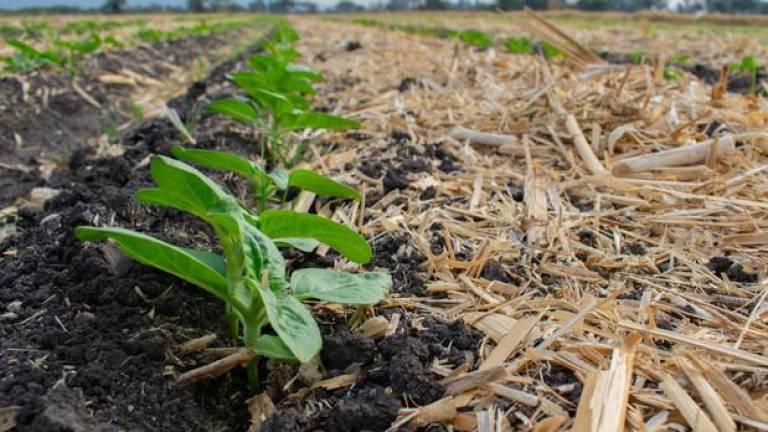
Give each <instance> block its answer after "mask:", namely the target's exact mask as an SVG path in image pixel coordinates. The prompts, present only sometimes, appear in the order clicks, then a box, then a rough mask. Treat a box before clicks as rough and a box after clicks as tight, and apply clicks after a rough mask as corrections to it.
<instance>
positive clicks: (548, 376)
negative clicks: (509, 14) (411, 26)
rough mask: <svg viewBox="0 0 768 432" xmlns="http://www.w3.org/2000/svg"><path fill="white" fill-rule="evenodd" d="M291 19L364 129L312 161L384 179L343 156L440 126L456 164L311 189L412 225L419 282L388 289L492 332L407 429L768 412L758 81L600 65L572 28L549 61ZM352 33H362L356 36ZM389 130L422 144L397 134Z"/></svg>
mask: <svg viewBox="0 0 768 432" xmlns="http://www.w3.org/2000/svg"><path fill="white" fill-rule="evenodd" d="M295 25H296V26H297V28H298V30H299V32H300V33H301V34H302V36H303V40H302V41H301V43H300V46H299V48H300V50H301V51H302V52H304V53H305V61H306V62H307V63H308V64H310V65H311V66H313V67H316V68H318V69H321V70H322V71H323V72H324V73H326V74H327V76H328V77H329V79H328V83H327V84H326V86H325V89H324V91H323V93H322V94H321V95H319V96H318V104H321V105H322V104H325V106H327V107H328V108H330V109H332V110H333V111H336V112H340V113H344V114H346V115H349V116H352V117H354V118H357V119H360V120H362V121H363V122H364V129H363V131H364V133H365V134H366V137H367V138H364V139H363V140H362V141H361V140H360V137H359V136H356V137H355V138H356V139H353V138H352V135H343V134H338V135H335V136H332V141H333V142H335V143H336V146H335V147H334V148H333V149H332V151H331V152H330V153H328V154H326V155H324V156H322V157H321V158H320V159H318V161H317V162H316V163H315V167H316V168H317V169H320V170H324V171H326V172H329V173H331V174H336V175H338V176H339V178H341V179H343V180H346V181H348V182H350V183H353V184H357V185H358V186H360V187H361V188H363V189H365V190H367V191H368V192H377V191H382V188H383V186H382V183H383V182H382V179H381V178H371V177H369V176H367V175H365V174H364V173H362V172H360V171H359V170H357V171H354V172H353V173H352V174H349V173H347V174H342V173H344V172H345V171H344V170H343V166H344V165H345V164H349V163H353V164H356V165H357V166H358V167H359V166H360V163H361V162H363V161H369V162H372V161H377V160H389V161H390V163H397V162H398V161H399V160H401V156H402V153H398V152H402V148H403V147H404V146H408V145H409V146H411V148H412V151H414V152H416V153H418V152H419V151H426V149H427V148H428V147H429V146H430V145H431V144H433V143H437V142H444V143H445V144H444V149H445V151H446V152H447V153H449V154H451V155H453V156H454V157H455V158H456V160H457V162H456V164H457V165H459V166H460V168H461V169H460V170H459V171H452V172H450V170H448V171H449V172H445V171H443V170H441V169H437V168H435V167H436V163H435V162H433V160H429V163H431V164H432V166H431V168H432V169H431V170H429V171H425V172H417V173H412V174H409V175H408V179H409V181H410V182H409V184H407V185H403V186H402V187H400V188H399V189H392V190H391V191H389V192H387V193H386V194H385V195H384V196H383V198H382V199H380V200H379V201H377V202H375V203H373V204H370V203H369V206H368V207H367V208H366V209H365V210H364V215H362V214H361V213H360V211H359V209H357V208H356V207H346V208H341V209H337V210H336V211H335V212H330V211H329V210H328V208H327V207H323V205H322V204H320V203H316V204H315V205H316V206H317V207H318V208H319V211H320V212H321V213H326V214H328V215H329V216H333V217H335V218H336V219H337V220H341V221H344V222H346V223H349V224H354V225H357V226H359V227H360V229H361V230H362V231H363V232H364V233H366V234H367V235H369V236H370V237H371V238H373V239H376V238H381V237H382V236H385V235H387V234H396V235H405V236H406V237H407V238H408V239H409V240H408V243H407V246H406V247H403V248H401V250H399V251H397V253H398V254H400V255H406V256H410V257H412V259H417V260H420V263H421V272H420V273H419V274H414V275H410V277H411V278H412V280H414V281H416V280H423V281H425V295H423V296H415V295H414V296H405V295H395V296H393V298H391V299H390V300H388V301H387V302H386V303H385V304H384V305H383V307H385V308H398V307H399V308H404V309H405V310H407V311H408V314H410V315H411V318H413V319H414V320H415V321H416V322H418V320H419V319H420V317H423V316H426V315H438V316H441V317H444V318H446V319H462V320H463V321H464V322H465V323H467V324H468V325H470V326H472V327H474V328H476V329H478V330H479V331H481V332H482V333H483V334H484V335H485V339H484V342H483V345H482V347H481V349H480V353H479V354H480V358H479V359H478V360H477V361H476V363H475V364H450V363H447V362H446V361H444V360H438V361H436V362H435V364H434V365H433V370H434V371H435V372H436V373H438V374H440V375H442V376H444V377H445V382H446V384H447V389H448V392H447V394H446V395H445V397H444V398H443V399H441V400H439V401H437V402H435V403H433V404H431V405H429V406H424V407H413V408H408V409H404V410H403V411H402V412H401V416H400V418H399V420H398V422H397V423H396V424H395V425H394V426H399V425H402V424H410V425H411V426H418V425H426V424H429V423H432V422H441V423H444V424H447V425H452V426H453V427H454V428H455V430H478V431H482V432H486V431H506V430H535V431H554V430H568V429H570V430H577V431H587V430H601V431H608V430H622V429H623V428H625V427H626V428H627V429H630V430H637V431H653V430H669V429H674V430H688V429H690V430H695V431H716V430H730V431H735V430H758V429H766V428H768V396H766V393H767V392H768V384H767V383H766V374H767V373H768V301H767V300H766V297H768V285H766V283H764V282H763V278H764V276H765V272H766V263H768V253H767V252H768V249H766V245H768V233H766V232H764V231H763V230H764V228H765V227H766V226H768V222H767V219H766V214H767V213H768V202H767V201H766V197H767V196H768V187H767V186H766V175H768V158H766V157H765V155H764V151H768V133H767V132H766V123H767V122H768V101H766V99H765V98H756V97H752V96H742V95H733V94H727V93H725V92H723V91H722V89H721V88H718V87H716V88H714V89H713V88H711V87H709V86H706V85H704V84H701V83H699V82H697V81H696V80H695V79H694V78H692V77H685V78H683V79H681V80H678V81H667V80H664V79H663V76H662V73H661V67H657V68H655V69H654V68H652V67H650V66H634V67H626V66H620V67H614V66H610V65H606V64H591V63H592V61H591V60H593V59H591V58H590V56H589V54H587V53H585V52H583V51H581V50H580V48H579V47H578V45H577V44H573V43H569V42H564V45H565V47H566V48H568V49H569V50H571V51H572V52H573V56H572V58H571V60H568V61H561V60H557V61H556V62H555V63H548V62H547V61H546V60H544V59H543V58H539V57H535V56H511V55H507V54H502V53H498V52H494V51H485V52H478V51H476V50H474V49H471V48H467V47H465V46H459V45H456V44H455V43H454V42H450V41H441V40H437V39H430V38H422V37H418V36H413V35H407V34H404V33H401V32H386V31H382V30H377V29H370V28H363V27H359V26H352V25H347V24H338V23H331V22H326V21H320V20H315V19H309V18H296V19H295ZM536 26H537V27H538V28H539V29H540V31H541V32H544V33H548V34H549V35H550V36H551V37H552V38H553V39H556V38H557V35H556V30H553V29H552V28H547V26H546V25H543V24H536ZM352 40H354V41H358V42H360V43H361V44H362V48H361V49H357V50H353V51H347V50H345V49H344V46H345V44H346V42H348V41H352ZM319 54H321V55H319ZM404 78H412V80H410V81H407V82H408V83H409V84H410V86H407V85H402V84H403V80H404ZM398 87H401V88H400V89H398ZM404 87H407V88H404ZM401 90H404V91H401ZM393 131H399V132H406V133H407V134H409V135H410V137H411V139H410V142H407V143H405V144H403V143H400V144H397V145H395V144H393V143H392V140H391V139H390V135H391V134H392V132H393ZM398 154H399V155H400V156H398ZM384 180H386V179H384ZM425 191H429V192H430V193H428V194H425ZM432 192H435V196H434V197H430V195H432ZM369 196H370V195H369ZM310 202H311V197H310ZM364 216H365V218H364ZM363 220H365V221H366V222H365V223H364V224H362V225H361V221H363ZM395 317H399V315H397V314H396V315H395ZM374 319H375V320H378V321H379V322H380V321H381V320H380V319H376V318H374ZM393 321H396V319H393ZM389 325H390V326H396V323H394V322H390V323H389ZM385 327H386V326H385ZM563 376H570V377H575V378H576V379H570V380H569V379H565V380H563V379H560V378H562V377H563ZM347 384H351V382H350V383H347Z"/></svg>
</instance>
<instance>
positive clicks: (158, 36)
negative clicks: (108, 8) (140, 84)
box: [136, 17, 267, 43]
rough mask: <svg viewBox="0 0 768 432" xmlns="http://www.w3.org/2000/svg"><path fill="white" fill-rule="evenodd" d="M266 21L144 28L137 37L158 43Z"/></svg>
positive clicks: (259, 18)
mask: <svg viewBox="0 0 768 432" xmlns="http://www.w3.org/2000/svg"><path fill="white" fill-rule="evenodd" d="M266 19H267V18H265V17H255V18H251V19H241V20H225V21H218V22H209V21H205V20H203V21H200V22H198V23H197V24H194V25H190V26H182V27H177V28H174V29H171V30H160V29H155V28H151V27H147V26H142V27H141V28H140V29H139V30H138V31H137V32H136V37H137V38H138V39H139V40H141V41H144V42H149V43H157V42H163V41H170V40H174V39H180V38H185V37H189V36H203V35H207V34H211V33H217V32H225V31H233V30H238V29H241V28H243V27H247V26H250V25H254V24H264V22H265V20H266Z"/></svg>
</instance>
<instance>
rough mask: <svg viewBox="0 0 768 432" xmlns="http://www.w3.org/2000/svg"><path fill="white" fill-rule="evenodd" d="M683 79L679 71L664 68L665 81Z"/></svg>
mask: <svg viewBox="0 0 768 432" xmlns="http://www.w3.org/2000/svg"><path fill="white" fill-rule="evenodd" d="M682 77H683V74H682V72H680V71H679V70H677V69H675V68H671V67H665V68H664V79H665V80H668V81H677V80H679V79H680V78H682Z"/></svg>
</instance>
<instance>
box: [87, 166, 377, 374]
mask: <svg viewBox="0 0 768 432" xmlns="http://www.w3.org/2000/svg"><path fill="white" fill-rule="evenodd" d="M151 173H152V178H153V180H154V181H155V183H156V184H157V187H155V188H152V189H143V190H140V191H138V192H137V193H136V199H137V200H138V201H139V202H142V203H145V204H154V205H160V206H165V207H171V208H174V209H178V210H182V211H186V212H189V213H191V214H193V215H195V216H197V217H199V218H200V219H202V220H203V221H205V222H207V223H208V224H209V225H210V226H211V227H212V229H213V232H214V233H215V234H216V237H217V238H218V241H219V246H220V250H221V253H222V254H221V255H218V254H216V253H213V252H211V251H206V250H198V249H189V248H183V247H179V246H175V245H172V244H170V243H167V242H164V241H162V240H159V239H156V238H154V237H151V236H148V235H145V234H141V233H139V232H135V231H131V230H127V229H123V228H97V227H78V228H76V231H75V234H76V235H77V237H78V238H80V239H82V240H86V241H101V240H110V241H112V242H113V243H115V244H116V245H117V246H119V247H120V248H121V249H122V251H123V252H124V253H125V254H126V255H127V256H129V257H131V258H133V259H135V260H136V261H139V262H141V263H143V264H146V265H149V266H152V267H155V268H158V269H160V270H162V271H165V272H167V273H170V274H172V275H174V276H177V277H179V278H181V279H184V280H186V281H187V282H190V283H191V284H193V285H196V286H198V287H200V288H202V289H204V290H205V291H207V292H208V293H210V294H211V295H213V296H215V297H216V298H218V299H220V300H222V301H224V302H225V303H226V306H227V314H228V316H229V317H230V324H231V329H232V331H233V332H234V333H236V334H238V335H240V337H241V338H242V341H243V344H244V345H245V346H246V347H248V348H250V349H252V350H253V351H254V353H255V354H256V355H257V356H265V357H270V358H275V359H279V360H285V361H299V362H308V361H310V360H311V359H312V358H313V357H314V356H315V355H316V354H317V353H318V351H319V350H320V348H321V344H322V339H321V336H320V330H319V328H318V326H317V323H316V322H315V320H314V318H313V316H312V314H311V313H310V311H309V309H308V308H307V307H306V306H305V305H304V304H302V301H303V300H309V299H316V300H321V301H328V302H334V303H344V304H374V303H376V302H378V301H380V300H382V299H383V298H384V297H385V296H386V295H387V292H388V290H389V289H390V287H391V285H392V281H391V278H390V277H389V275H387V274H384V273H359V274H352V273H346V272H341V271H336V270H330V269H318V268H310V269H300V270H296V271H294V272H293V273H292V274H291V275H289V274H288V272H287V271H286V266H285V261H284V259H283V257H282V255H281V254H280V251H279V250H278V247H277V244H278V243H279V242H281V239H311V240H314V241H319V242H321V243H324V244H327V245H328V246H330V247H332V248H334V249H336V250H338V251H339V252H340V253H341V254H342V255H343V256H345V257H346V258H348V259H349V260H351V261H354V262H357V263H365V262H368V261H369V260H370V259H371V249H370V247H369V246H368V244H367V242H366V241H365V239H364V238H362V237H361V236H360V235H359V234H357V233H356V232H354V231H352V230H351V229H349V228H347V227H346V226H344V225H341V224H338V223H336V222H333V221H331V220H329V219H326V218H323V217H320V216H317V215H311V214H303V213H295V212H291V211H285V210H271V211H265V212H263V213H261V214H259V215H258V216H255V215H252V214H250V213H249V212H248V211H247V210H245V208H244V207H243V205H242V204H241V203H240V202H238V201H237V200H236V199H235V198H234V197H233V196H232V195H231V194H230V193H228V192H227V191H226V190H225V189H224V188H222V187H221V186H219V185H218V184H217V183H215V182H214V181H212V180H211V179H209V178H208V177H206V176H205V175H204V174H202V173H201V172H199V171H198V170H196V169H195V168H193V167H191V166H189V165H187V164H185V163H183V162H180V161H177V160H174V159H170V158H166V157H163V156H156V157H155V158H154V159H153V160H152V163H151ZM268 329H269V330H271V331H267V330H268ZM257 358H258V357H257ZM248 373H249V380H250V382H251V384H252V386H254V387H257V386H258V363H257V360H254V362H252V363H251V364H250V365H249V367H248Z"/></svg>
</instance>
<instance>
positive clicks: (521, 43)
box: [504, 36, 533, 54]
mask: <svg viewBox="0 0 768 432" xmlns="http://www.w3.org/2000/svg"><path fill="white" fill-rule="evenodd" d="M504 48H505V49H506V50H507V52H508V53H512V54H530V53H532V52H533V45H532V44H531V40H530V39H528V38H527V37H525V36H521V37H509V38H507V39H506V40H505V41H504Z"/></svg>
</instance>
